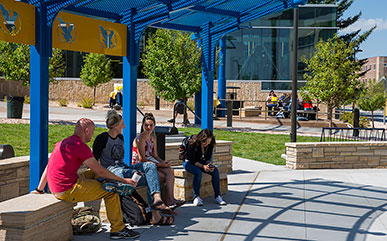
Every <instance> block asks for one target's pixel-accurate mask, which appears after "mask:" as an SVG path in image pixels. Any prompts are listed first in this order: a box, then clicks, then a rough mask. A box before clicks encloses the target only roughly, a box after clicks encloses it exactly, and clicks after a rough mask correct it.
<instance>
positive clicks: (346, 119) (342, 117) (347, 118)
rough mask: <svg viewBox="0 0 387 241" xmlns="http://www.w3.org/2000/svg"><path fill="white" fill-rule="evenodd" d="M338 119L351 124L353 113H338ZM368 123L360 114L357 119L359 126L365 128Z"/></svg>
mask: <svg viewBox="0 0 387 241" xmlns="http://www.w3.org/2000/svg"><path fill="white" fill-rule="evenodd" d="M340 120H341V121H343V122H347V123H348V124H350V125H351V126H352V125H353V113H352V112H345V113H344V115H340ZM369 125H370V120H369V119H368V118H367V117H365V116H360V119H359V127H361V128H366V127H368V126H369Z"/></svg>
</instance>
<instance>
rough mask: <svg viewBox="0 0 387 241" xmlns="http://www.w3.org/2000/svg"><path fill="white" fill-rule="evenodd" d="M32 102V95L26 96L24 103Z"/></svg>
mask: <svg viewBox="0 0 387 241" xmlns="http://www.w3.org/2000/svg"><path fill="white" fill-rule="evenodd" d="M30 102H31V97H29V96H27V95H26V96H24V104H29V103H30Z"/></svg>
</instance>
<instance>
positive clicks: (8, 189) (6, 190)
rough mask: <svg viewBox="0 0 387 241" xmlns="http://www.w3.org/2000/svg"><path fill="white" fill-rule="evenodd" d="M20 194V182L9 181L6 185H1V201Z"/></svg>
mask: <svg viewBox="0 0 387 241" xmlns="http://www.w3.org/2000/svg"><path fill="white" fill-rule="evenodd" d="M18 196H20V193H19V183H18V182H12V183H7V184H6V185H2V186H0V201H1V202H2V201H5V200H8V199H11V198H14V197H18ZM0 210H1V209H0Z"/></svg>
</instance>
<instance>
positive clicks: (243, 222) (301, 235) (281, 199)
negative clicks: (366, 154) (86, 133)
mask: <svg viewBox="0 0 387 241" xmlns="http://www.w3.org/2000/svg"><path fill="white" fill-rule="evenodd" d="M4 109H5V103H4V102H1V101H0V118H5V117H6V113H5V111H4ZM152 112H153V113H154V114H155V116H156V119H157V121H158V123H161V124H166V123H167V122H166V121H167V119H169V118H170V116H171V112H170V111H168V110H162V111H152ZM105 114H106V109H104V108H102V109H94V110H86V109H80V108H63V107H55V106H52V107H50V120H51V121H53V120H65V121H70V122H73V121H76V120H77V119H79V118H80V117H89V118H91V119H93V120H94V121H95V122H96V123H97V124H98V125H101V126H104V116H105ZM23 118H24V119H28V118H29V105H25V108H24V117H23ZM140 119H141V116H140V115H139V116H138V120H140ZM191 120H192V116H191ZM233 124H234V126H235V128H240V129H241V130H249V129H250V130H253V131H256V130H261V131H263V132H269V131H274V132H275V131H277V130H282V129H281V128H283V131H279V132H280V133H284V132H287V131H288V130H289V129H290V127H286V126H272V125H264V124H252V123H243V122H234V123H233ZM214 126H220V127H222V126H225V124H224V123H222V122H221V121H215V123H214ZM287 128H289V129H287ZM299 131H300V132H302V131H304V132H305V133H315V134H316V133H319V132H320V131H321V130H320V128H310V130H308V129H306V128H304V127H301V128H300V129H299ZM228 182H229V185H228V186H229V191H228V193H227V194H226V195H225V196H224V199H225V200H226V201H227V202H228V205H227V206H218V205H217V204H216V203H215V201H214V200H213V198H206V199H205V200H204V202H205V205H204V206H202V207H196V206H193V205H192V204H191V203H188V204H186V205H184V206H183V207H181V208H179V209H178V213H179V214H178V215H177V216H176V221H175V224H174V225H173V226H163V227H161V226H141V227H134V229H135V230H136V231H139V232H140V233H141V236H140V238H138V240H203V241H204V240H206V241H207V240H209V241H211V240H221V241H223V240H265V241H266V240H273V241H275V240H276V241H278V240H322V241H325V240H327V241H341V240H343V241H344V240H345V241H352V240H356V241H357V240H359V241H360V240H362V241H374V240H375V241H378V240H387V212H386V211H387V170H386V169H351V170H326V169H325V170H289V169H287V168H285V167H283V166H274V165H270V164H265V163H261V162H257V161H252V160H248V159H243V158H238V157H233V172H232V173H230V174H229V175H228ZM108 230H109V225H108V224H104V226H103V229H102V230H101V231H100V232H99V233H97V234H93V235H82V236H80V235H77V236H74V239H73V240H76V241H81V240H82V241H83V240H84V241H99V240H106V239H108V238H109V233H108Z"/></svg>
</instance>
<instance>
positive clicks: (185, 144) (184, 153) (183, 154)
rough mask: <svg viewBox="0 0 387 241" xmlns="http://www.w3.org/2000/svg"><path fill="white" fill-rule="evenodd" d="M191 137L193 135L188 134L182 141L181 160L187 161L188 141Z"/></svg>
mask: <svg viewBox="0 0 387 241" xmlns="http://www.w3.org/2000/svg"><path fill="white" fill-rule="evenodd" d="M191 137H192V136H187V137H185V138H184V139H183V141H182V142H181V144H180V147H179V160H182V161H185V159H186V158H187V148H188V143H189V141H190V140H191Z"/></svg>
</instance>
